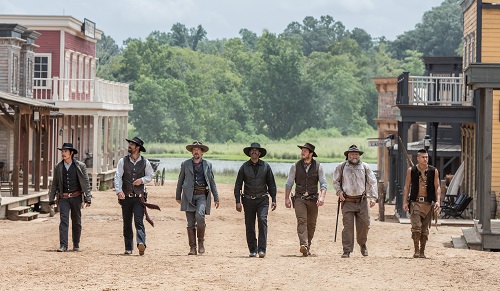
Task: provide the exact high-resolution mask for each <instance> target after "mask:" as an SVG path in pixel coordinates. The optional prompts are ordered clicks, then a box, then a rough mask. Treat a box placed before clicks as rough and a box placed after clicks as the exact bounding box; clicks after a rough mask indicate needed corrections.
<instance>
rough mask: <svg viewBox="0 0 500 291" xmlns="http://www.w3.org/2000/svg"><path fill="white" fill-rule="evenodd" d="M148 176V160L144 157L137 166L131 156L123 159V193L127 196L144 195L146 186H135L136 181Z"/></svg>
mask: <svg viewBox="0 0 500 291" xmlns="http://www.w3.org/2000/svg"><path fill="white" fill-rule="evenodd" d="M145 175H146V159H145V158H144V157H142V159H141V160H140V161H138V162H137V163H136V164H135V165H134V163H132V162H131V161H130V157H129V156H125V157H123V176H122V181H123V185H122V191H123V193H125V194H132V193H134V194H144V184H141V185H139V186H134V185H133V184H132V183H134V181H135V180H137V179H139V178H142V177H144V176H145Z"/></svg>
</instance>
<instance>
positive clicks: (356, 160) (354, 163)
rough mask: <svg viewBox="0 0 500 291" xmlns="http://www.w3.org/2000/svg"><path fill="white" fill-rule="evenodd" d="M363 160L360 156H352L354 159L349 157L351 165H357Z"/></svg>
mask: <svg viewBox="0 0 500 291" xmlns="http://www.w3.org/2000/svg"><path fill="white" fill-rule="evenodd" d="M360 161H361V160H360V159H359V158H352V159H349V164H351V165H357V164H359V162H360Z"/></svg>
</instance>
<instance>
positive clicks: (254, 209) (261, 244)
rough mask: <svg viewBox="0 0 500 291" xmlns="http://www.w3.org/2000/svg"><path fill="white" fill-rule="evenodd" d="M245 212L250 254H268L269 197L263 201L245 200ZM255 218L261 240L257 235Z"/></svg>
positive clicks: (262, 199)
mask: <svg viewBox="0 0 500 291" xmlns="http://www.w3.org/2000/svg"><path fill="white" fill-rule="evenodd" d="M243 208H244V210H245V227H246V234H247V244H248V250H249V251H250V252H258V251H259V252H260V251H263V252H264V253H265V252H266V246H267V213H268V211H269V197H264V198H261V199H248V198H243ZM255 217H257V219H258V227H259V240H258V244H257V238H256V234H255Z"/></svg>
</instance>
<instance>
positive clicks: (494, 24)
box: [481, 9, 500, 120]
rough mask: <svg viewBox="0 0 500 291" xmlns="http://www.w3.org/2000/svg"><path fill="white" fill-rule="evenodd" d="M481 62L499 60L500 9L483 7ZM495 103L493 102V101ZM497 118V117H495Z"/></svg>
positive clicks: (496, 61)
mask: <svg viewBox="0 0 500 291" xmlns="http://www.w3.org/2000/svg"><path fill="white" fill-rule="evenodd" d="M482 30H483V39H482V40H483V42H482V47H481V54H482V62H483V63H499V62H500V49H499V48H500V9H483V26H482ZM494 104H495V103H494ZM496 120H498V118H497V119H496Z"/></svg>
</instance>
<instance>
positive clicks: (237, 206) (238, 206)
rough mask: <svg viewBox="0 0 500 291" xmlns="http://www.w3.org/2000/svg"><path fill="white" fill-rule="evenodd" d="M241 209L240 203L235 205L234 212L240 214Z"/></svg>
mask: <svg viewBox="0 0 500 291" xmlns="http://www.w3.org/2000/svg"><path fill="white" fill-rule="evenodd" d="M242 208H243V207H242V206H241V203H236V211H238V212H241V209H242Z"/></svg>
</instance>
